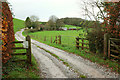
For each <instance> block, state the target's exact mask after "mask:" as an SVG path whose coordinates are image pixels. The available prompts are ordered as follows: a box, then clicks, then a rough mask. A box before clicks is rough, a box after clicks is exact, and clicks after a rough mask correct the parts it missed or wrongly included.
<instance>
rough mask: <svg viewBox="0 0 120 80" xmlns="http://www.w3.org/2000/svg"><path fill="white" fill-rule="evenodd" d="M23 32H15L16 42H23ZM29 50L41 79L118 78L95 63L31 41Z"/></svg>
mask: <svg viewBox="0 0 120 80" xmlns="http://www.w3.org/2000/svg"><path fill="white" fill-rule="evenodd" d="M23 31H24V29H22V30H21V31H18V32H16V34H15V37H16V39H17V40H19V41H23V40H25V37H24V36H23V35H22V32H23ZM31 48H32V54H33V55H34V57H35V58H36V61H37V63H38V65H39V69H40V71H41V76H42V77H43V78H79V77H80V75H84V76H86V77H87V78H118V74H116V73H114V72H111V70H110V69H107V68H105V67H103V66H100V65H99V64H97V63H93V62H91V61H89V60H87V59H84V58H82V57H80V56H76V55H75V54H70V53H68V52H65V51H63V50H60V49H58V48H54V47H51V46H49V45H46V44H43V43H40V42H38V41H36V40H33V39H32V40H31ZM50 53H52V54H55V55H57V56H59V58H60V59H62V60H64V61H65V62H66V63H68V64H69V66H66V65H65V64H63V62H62V61H60V60H58V59H57V58H55V57H54V56H52V55H51V54H50Z"/></svg>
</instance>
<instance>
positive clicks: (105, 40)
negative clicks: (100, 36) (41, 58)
mask: <svg viewBox="0 0 120 80" xmlns="http://www.w3.org/2000/svg"><path fill="white" fill-rule="evenodd" d="M109 37H110V36H109V34H108V33H106V34H104V58H105V59H106V57H107V56H108V40H109Z"/></svg>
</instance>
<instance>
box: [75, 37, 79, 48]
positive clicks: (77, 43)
mask: <svg viewBox="0 0 120 80" xmlns="http://www.w3.org/2000/svg"><path fill="white" fill-rule="evenodd" d="M76 48H77V49H79V37H77V38H76Z"/></svg>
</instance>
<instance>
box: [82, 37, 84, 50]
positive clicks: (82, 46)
mask: <svg viewBox="0 0 120 80" xmlns="http://www.w3.org/2000/svg"><path fill="white" fill-rule="evenodd" d="M83 47H84V40H83V39H82V50H83Z"/></svg>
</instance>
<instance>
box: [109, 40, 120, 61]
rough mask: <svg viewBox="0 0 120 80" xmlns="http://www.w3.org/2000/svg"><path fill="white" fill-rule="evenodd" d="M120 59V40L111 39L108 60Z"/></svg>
mask: <svg viewBox="0 0 120 80" xmlns="http://www.w3.org/2000/svg"><path fill="white" fill-rule="evenodd" d="M110 57H114V59H116V58H117V59H120V39H115V38H110V39H109V42H108V58H109V59H110Z"/></svg>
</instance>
